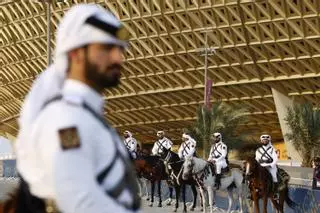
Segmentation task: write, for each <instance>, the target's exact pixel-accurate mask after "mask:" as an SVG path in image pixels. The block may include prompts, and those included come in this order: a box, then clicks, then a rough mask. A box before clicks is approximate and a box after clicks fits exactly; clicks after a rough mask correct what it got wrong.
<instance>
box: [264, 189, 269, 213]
mask: <svg viewBox="0 0 320 213" xmlns="http://www.w3.org/2000/svg"><path fill="white" fill-rule="evenodd" d="M267 208H268V195H267V193H266V192H265V193H264V196H263V213H268V212H267V211H268V209H267Z"/></svg>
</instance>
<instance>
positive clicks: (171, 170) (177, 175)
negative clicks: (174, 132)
mask: <svg viewBox="0 0 320 213" xmlns="http://www.w3.org/2000/svg"><path fill="white" fill-rule="evenodd" d="M160 156H161V158H162V159H163V160H164V165H165V167H166V173H167V174H168V175H169V177H170V180H171V182H172V184H173V185H174V186H175V187H177V189H178V190H179V191H180V188H182V198H183V212H187V207H186V196H185V191H186V185H190V186H191V190H192V193H193V204H192V207H191V209H190V210H191V211H194V209H195V207H196V202H197V194H198V193H197V189H196V187H195V186H196V185H197V182H196V180H195V179H193V178H189V179H188V180H183V179H182V176H181V174H182V169H183V167H182V165H183V162H184V161H183V160H180V158H179V155H178V154H176V153H174V152H172V151H171V150H164V152H163V153H162V154H161V155H160ZM179 191H178V192H177V193H178V197H177V199H179V194H180V193H179ZM176 196H177V195H176ZM177 209H178V203H176V206H175V210H174V212H176V211H177Z"/></svg>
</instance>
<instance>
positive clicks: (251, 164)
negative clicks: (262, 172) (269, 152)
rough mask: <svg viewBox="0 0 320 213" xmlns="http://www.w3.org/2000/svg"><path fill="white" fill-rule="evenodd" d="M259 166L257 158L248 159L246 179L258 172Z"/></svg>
mask: <svg viewBox="0 0 320 213" xmlns="http://www.w3.org/2000/svg"><path fill="white" fill-rule="evenodd" d="M258 166H259V165H258V162H257V161H256V159H255V158H253V157H249V158H247V159H246V161H245V162H244V168H245V175H246V177H250V176H251V175H252V174H253V173H254V172H255V171H256V170H257V167H258Z"/></svg>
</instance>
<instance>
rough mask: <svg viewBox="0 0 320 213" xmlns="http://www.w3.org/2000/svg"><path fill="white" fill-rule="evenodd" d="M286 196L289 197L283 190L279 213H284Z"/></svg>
mask: <svg viewBox="0 0 320 213" xmlns="http://www.w3.org/2000/svg"><path fill="white" fill-rule="evenodd" d="M285 196H288V195H287V193H286V192H285V191H284V190H282V191H281V192H280V197H279V211H280V213H283V212H284V209H283V205H284V201H285Z"/></svg>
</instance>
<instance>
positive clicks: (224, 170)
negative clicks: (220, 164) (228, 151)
mask: <svg viewBox="0 0 320 213" xmlns="http://www.w3.org/2000/svg"><path fill="white" fill-rule="evenodd" d="M208 162H209V167H210V169H211V171H212V172H213V174H214V175H216V165H215V164H214V163H213V162H211V161H208ZM229 176H231V170H230V168H229V165H228V166H227V167H226V168H222V169H221V178H225V177H229Z"/></svg>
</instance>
